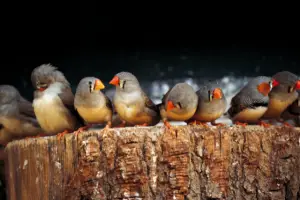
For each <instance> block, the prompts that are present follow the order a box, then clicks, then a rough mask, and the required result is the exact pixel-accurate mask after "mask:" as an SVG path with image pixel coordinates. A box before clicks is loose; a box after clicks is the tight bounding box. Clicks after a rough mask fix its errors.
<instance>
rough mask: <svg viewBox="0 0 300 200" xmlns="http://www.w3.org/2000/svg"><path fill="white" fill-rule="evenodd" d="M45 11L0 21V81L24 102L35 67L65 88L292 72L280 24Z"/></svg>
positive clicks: (294, 56)
mask: <svg viewBox="0 0 300 200" xmlns="http://www.w3.org/2000/svg"><path fill="white" fill-rule="evenodd" d="M49 12H50V11H45V10H35V11H34V12H33V13H30V15H29V14H28V15H26V14H24V15H22V14H18V15H17V16H16V17H17V18H16V19H14V18H13V17H11V18H5V19H2V29H1V30H2V35H3V36H2V37H1V38H2V41H1V49H2V52H3V53H2V56H1V57H2V58H1V63H0V65H1V74H2V75H1V81H0V83H1V84H12V85H14V86H16V87H17V88H18V89H19V90H20V91H21V93H22V94H23V95H24V96H26V97H27V98H32V86H31V82H30V74H31V71H32V70H33V68H35V67H37V66H39V65H41V64H43V63H51V64H53V65H55V66H57V67H58V68H59V69H60V70H61V71H63V72H64V74H65V76H66V77H67V78H68V80H69V81H70V82H71V84H72V86H73V88H75V87H76V84H78V82H79V81H80V79H81V78H83V77H85V76H97V77H99V78H101V79H102V80H103V81H104V83H105V84H107V83H108V81H109V80H110V79H111V78H112V77H113V75H114V74H116V73H118V72H120V71H130V72H132V73H134V74H135V75H136V76H137V77H138V78H139V79H140V80H141V81H151V80H160V79H164V80H165V79H174V78H181V77H192V78H194V79H201V78H203V77H204V78H221V77H223V76H226V75H234V76H254V75H262V74H263V75H268V76H271V75H272V74H274V73H276V72H277V71H280V70H289V71H292V72H294V73H296V74H298V75H299V74H300V69H299V64H300V48H299V40H298V37H297V34H296V32H295V31H294V30H296V27H295V28H294V29H291V27H289V26H288V25H286V26H282V27H280V26H279V25H278V24H277V23H274V24H275V25H274V26H271V25H270V24H269V23H265V22H264V23H261V24H260V26H250V25H248V24H244V23H243V24H241V23H236V24H232V25H228V24H225V23H223V22H219V23H218V24H216V23H212V22H210V21H206V23H203V19H202V20H201V19H200V18H180V17H177V18H176V17H169V18H160V19H153V18H147V19H146V18H142V17H138V16H132V17H128V16H123V15H120V16H100V15H99V14H98V12H97V10H84V9H81V10H80V12H75V11H74V13H72V14H69V13H64V12H57V13H55V12H52V13H51V14H50V13H49ZM265 24H267V26H265ZM252 25H253V23H252ZM190 72H192V73H190ZM107 87H108V88H109V87H110V86H109V85H108V86H107Z"/></svg>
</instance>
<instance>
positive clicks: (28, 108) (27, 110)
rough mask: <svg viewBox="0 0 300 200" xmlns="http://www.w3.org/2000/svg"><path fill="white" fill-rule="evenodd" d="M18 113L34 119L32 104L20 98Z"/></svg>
mask: <svg viewBox="0 0 300 200" xmlns="http://www.w3.org/2000/svg"><path fill="white" fill-rule="evenodd" d="M19 111H20V113H21V114H23V115H27V116H29V117H34V118H35V117H36V116H35V113H34V110H33V106H32V103H31V102H30V101H28V100H27V99H25V98H23V97H20V100H19Z"/></svg>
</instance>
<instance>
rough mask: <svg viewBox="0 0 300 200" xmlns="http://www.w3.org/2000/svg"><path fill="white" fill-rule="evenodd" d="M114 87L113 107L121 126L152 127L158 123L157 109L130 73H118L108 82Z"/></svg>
mask: <svg viewBox="0 0 300 200" xmlns="http://www.w3.org/2000/svg"><path fill="white" fill-rule="evenodd" d="M110 84H112V85H114V86H116V92H115V94H114V97H113V105H114V108H115V109H116V111H117V113H118V114H119V116H120V118H121V119H122V121H123V124H125V123H129V124H130V125H139V126H154V125H156V124H158V123H159V121H160V114H159V109H158V107H157V106H156V105H155V104H154V103H153V101H152V100H151V99H150V98H149V97H148V96H147V95H146V94H145V92H144V91H143V89H142V88H141V86H140V84H139V81H138V80H137V78H136V77H135V76H134V75H133V74H132V73H130V72H120V73H118V74H116V75H115V76H114V77H113V79H112V80H111V81H110Z"/></svg>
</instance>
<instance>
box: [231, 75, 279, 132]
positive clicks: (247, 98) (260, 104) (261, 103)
mask: <svg viewBox="0 0 300 200" xmlns="http://www.w3.org/2000/svg"><path fill="white" fill-rule="evenodd" d="M279 85H280V82H279V81H278V80H277V79H274V78H270V77H267V76H257V77H254V78H252V79H251V80H250V81H249V82H248V83H247V84H246V85H245V86H244V87H243V88H242V89H241V90H240V91H239V92H238V93H237V94H236V95H235V96H234V97H233V98H232V99H231V102H230V108H229V109H228V111H227V113H226V115H227V116H229V118H230V119H231V120H232V122H233V123H235V124H239V125H243V126H245V125H247V124H257V123H259V124H260V125H263V126H269V124H267V123H264V122H263V121H261V120H260V119H261V117H262V116H263V115H264V113H265V112H266V111H267V109H268V104H269V96H268V95H269V93H270V92H271V91H272V90H273V89H274V88H276V87H278V86H279Z"/></svg>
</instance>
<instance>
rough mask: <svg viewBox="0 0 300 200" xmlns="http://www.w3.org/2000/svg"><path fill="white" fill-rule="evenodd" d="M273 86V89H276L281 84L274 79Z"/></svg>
mask: <svg viewBox="0 0 300 200" xmlns="http://www.w3.org/2000/svg"><path fill="white" fill-rule="evenodd" d="M272 85H273V87H276V86H277V85H279V82H278V81H277V80H275V79H274V80H273V82H272Z"/></svg>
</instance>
